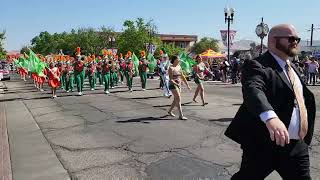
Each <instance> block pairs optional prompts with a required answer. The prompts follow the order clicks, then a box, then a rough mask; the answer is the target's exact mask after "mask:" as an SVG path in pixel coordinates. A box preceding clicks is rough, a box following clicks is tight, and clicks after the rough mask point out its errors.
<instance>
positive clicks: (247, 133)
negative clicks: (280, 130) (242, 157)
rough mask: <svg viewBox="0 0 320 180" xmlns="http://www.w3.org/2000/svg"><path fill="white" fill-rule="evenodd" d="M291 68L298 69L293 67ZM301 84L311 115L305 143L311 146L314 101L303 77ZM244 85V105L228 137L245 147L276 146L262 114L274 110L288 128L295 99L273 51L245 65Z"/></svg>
mask: <svg viewBox="0 0 320 180" xmlns="http://www.w3.org/2000/svg"><path fill="white" fill-rule="evenodd" d="M292 66H293V68H294V69H295V67H294V65H292ZM295 70H296V69H295ZM296 72H297V70H296ZM297 74H298V73H297ZM298 75H299V74H298ZM299 77H300V76H299ZM300 81H301V83H302V86H303V96H304V98H305V104H306V108H307V113H308V133H307V135H306V137H305V139H304V141H305V142H306V143H307V144H308V145H309V144H310V143H311V140H312V135H313V131H314V120H315V112H316V107H315V99H314V95H313V94H312V92H311V91H310V90H309V89H308V88H307V87H306V85H305V84H304V83H303V81H302V80H301V78H300ZM241 83H242V93H243V104H242V105H241V106H240V108H239V110H238V112H237V114H236V115H235V117H234V119H233V120H232V122H231V124H230V125H229V127H228V128H227V130H226V132H225V135H226V136H228V137H229V138H231V139H232V140H234V141H236V142H237V143H239V144H241V145H243V146H259V145H266V144H272V143H274V142H271V139H270V135H269V132H268V129H267V127H266V125H265V123H264V122H263V121H261V119H260V117H259V115H260V114H261V113H262V112H264V111H268V110H273V111H275V113H276V114H277V115H278V117H279V119H280V120H281V121H282V122H283V123H284V124H285V126H286V127H287V128H288V127H289V124H290V120H291V116H292V111H293V108H294V100H295V97H294V92H293V89H292V86H291V84H290V82H289V81H288V79H287V77H286V75H285V74H284V72H283V70H282V68H281V67H280V65H279V64H278V63H277V61H276V60H275V58H274V57H273V56H272V55H271V54H270V52H266V53H265V54H263V55H262V56H260V57H258V58H257V59H255V60H248V61H246V62H245V63H244V65H243V67H242V78H241Z"/></svg>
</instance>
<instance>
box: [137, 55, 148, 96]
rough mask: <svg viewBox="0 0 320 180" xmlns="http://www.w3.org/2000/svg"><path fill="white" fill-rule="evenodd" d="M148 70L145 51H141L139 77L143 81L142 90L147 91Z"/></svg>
mask: <svg viewBox="0 0 320 180" xmlns="http://www.w3.org/2000/svg"><path fill="white" fill-rule="evenodd" d="M147 69H148V61H147V60H146V54H145V51H141V58H140V61H139V75H140V80H141V87H142V90H143V91H145V90H146V86H147Z"/></svg>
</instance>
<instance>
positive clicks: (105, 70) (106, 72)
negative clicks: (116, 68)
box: [102, 57, 111, 94]
mask: <svg viewBox="0 0 320 180" xmlns="http://www.w3.org/2000/svg"><path fill="white" fill-rule="evenodd" d="M110 74H111V61H109V60H108V59H107V58H106V57H105V59H104V60H103V62H102V77H103V81H104V92H105V94H109V93H110V92H109V88H110Z"/></svg>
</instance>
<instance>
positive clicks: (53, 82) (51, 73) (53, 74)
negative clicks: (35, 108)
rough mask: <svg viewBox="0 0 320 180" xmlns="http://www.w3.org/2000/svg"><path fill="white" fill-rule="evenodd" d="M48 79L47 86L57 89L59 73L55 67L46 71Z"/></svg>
mask: <svg viewBox="0 0 320 180" xmlns="http://www.w3.org/2000/svg"><path fill="white" fill-rule="evenodd" d="M48 77H49V80H48V84H49V86H50V87H52V88H57V87H59V86H60V71H59V69H58V68H57V67H53V68H50V69H49V70H48Z"/></svg>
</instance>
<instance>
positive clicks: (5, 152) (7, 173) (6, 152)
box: [0, 82, 12, 180]
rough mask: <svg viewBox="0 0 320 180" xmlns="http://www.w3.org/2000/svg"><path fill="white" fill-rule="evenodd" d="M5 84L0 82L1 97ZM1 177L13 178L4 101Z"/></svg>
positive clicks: (0, 121) (1, 106)
mask: <svg viewBox="0 0 320 180" xmlns="http://www.w3.org/2000/svg"><path fill="white" fill-rule="evenodd" d="M4 88H5V87H4V84H3V83H2V82H0V99H1V98H2V96H3V92H4ZM0 179H1V180H12V171H11V162H10V149H9V139H8V132H7V119H6V111H5V105H4V103H0Z"/></svg>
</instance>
